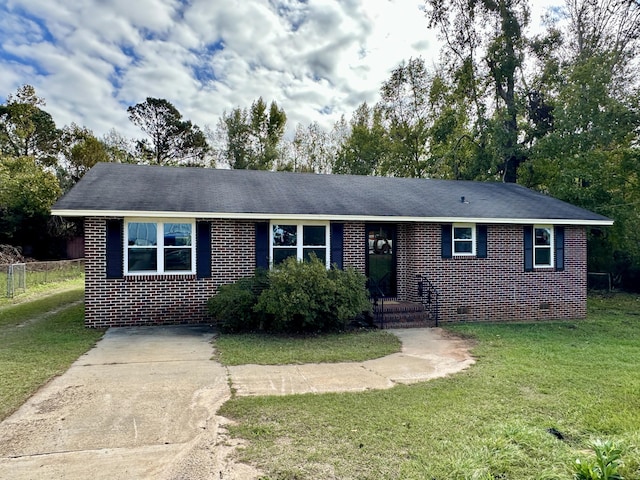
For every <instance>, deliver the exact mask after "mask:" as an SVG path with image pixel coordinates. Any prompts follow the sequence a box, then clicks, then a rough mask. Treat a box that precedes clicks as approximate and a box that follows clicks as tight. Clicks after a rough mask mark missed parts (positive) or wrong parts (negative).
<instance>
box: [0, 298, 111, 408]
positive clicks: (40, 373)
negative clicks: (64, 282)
mask: <svg viewBox="0 0 640 480" xmlns="http://www.w3.org/2000/svg"><path fill="white" fill-rule="evenodd" d="M41 295H43V294H42V293H41ZM83 296H84V290H83V289H82V288H73V289H72V290H68V291H63V292H58V293H53V294H51V295H49V296H43V297H42V298H37V299H35V300H32V301H29V302H27V303H21V304H19V305H12V306H6V307H3V308H1V309H0V372H1V375H0V419H3V418H5V417H6V416H8V415H9V414H11V413H12V412H13V411H14V410H15V409H17V408H18V407H19V406H20V405H21V404H22V403H24V401H25V400H26V399H27V398H29V397H30V396H31V395H32V394H33V393H34V392H35V391H36V390H37V389H38V388H39V387H40V386H42V385H43V384H45V383H46V382H48V381H49V380H50V379H51V378H53V377H54V376H56V375H60V374H61V373H63V372H64V371H65V370H66V369H67V368H68V367H69V365H71V363H73V362H74V361H75V360H76V359H77V358H78V357H79V356H80V355H82V354H83V353H84V352H86V351H87V350H88V349H89V348H91V347H92V346H93V345H94V344H95V342H96V341H97V340H98V339H99V338H100V337H101V335H102V332H101V331H97V330H89V329H86V328H85V327H84V323H83V321H84V307H83V305H82V304H81V301H82V299H83ZM70 304H71V306H70Z"/></svg>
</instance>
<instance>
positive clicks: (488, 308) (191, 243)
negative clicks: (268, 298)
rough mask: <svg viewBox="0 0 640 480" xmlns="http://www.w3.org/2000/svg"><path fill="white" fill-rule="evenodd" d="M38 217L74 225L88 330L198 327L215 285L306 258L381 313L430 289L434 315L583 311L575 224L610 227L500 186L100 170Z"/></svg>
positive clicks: (582, 254) (582, 231)
mask: <svg viewBox="0 0 640 480" xmlns="http://www.w3.org/2000/svg"><path fill="white" fill-rule="evenodd" d="M52 213H53V214H54V215H61V216H71V217H84V219H85V220H84V222H85V258H86V289H85V305H86V316H85V322H86V325H87V326H89V327H106V326H125V325H151V324H154V325H156V324H176V323H197V322H209V321H211V319H210V318H208V315H207V310H206V302H207V299H208V298H210V297H211V296H213V295H214V294H215V292H216V289H217V288H218V287H219V286H220V285H222V284H225V283H230V282H233V281H235V280H237V279H239V278H241V277H245V276H250V275H252V274H253V272H254V270H255V268H256V267H265V268H268V267H269V266H270V265H273V264H277V263H279V262H281V261H282V260H283V259H284V258H286V257H289V256H295V257H297V258H299V259H303V258H305V257H306V256H308V255H309V254H310V253H311V252H313V253H315V254H316V255H317V257H318V258H320V259H322V260H324V261H325V262H326V264H327V267H329V266H330V265H333V264H335V265H337V267H338V268H345V267H353V268H356V269H358V270H360V271H361V272H363V273H364V274H365V275H367V277H368V279H369V285H370V289H371V291H372V294H373V295H374V296H375V297H379V298H380V301H381V302H382V301H384V300H386V301H387V305H397V304H401V303H402V304H407V302H413V304H417V305H421V301H422V304H424V305H427V304H429V305H432V304H433V299H434V298H435V295H436V291H437V294H438V295H437V298H438V310H437V312H436V314H437V318H438V319H439V320H440V322H459V321H475V320H519V319H530V320H535V319H556V318H582V317H584V316H585V315H586V290H587V286H586V276H587V275H586V264H587V242H586V236H587V233H586V227H587V226H606V225H611V224H612V223H613V222H612V221H611V220H610V219H608V218H606V217H603V216H600V215H597V214H595V213H592V212H589V211H586V210H584V209H581V208H578V207H575V206H573V205H570V204H567V203H565V202H562V201H559V200H557V199H554V198H551V197H549V196H545V195H542V194H539V193H536V192H533V191H531V190H529V189H526V188H524V187H522V186H519V185H515V184H504V183H490V182H463V181H447V180H428V179H410V178H387V177H366V176H350V175H315V174H299V173H285V172H265V171H248V170H217V169H202V168H178V167H151V166H140V165H125V164H111V163H102V164H98V165H96V166H95V167H93V168H92V169H91V170H90V171H89V173H87V175H86V176H85V177H84V178H82V180H80V182H78V184H77V185H76V186H75V187H73V189H72V190H71V191H70V192H69V193H67V194H66V195H65V196H64V197H63V198H61V199H60V200H59V201H58V202H57V203H56V204H55V205H54V207H53V209H52ZM430 288H433V290H431V289H430ZM432 294H433V296H434V297H432ZM427 297H428V298H427ZM425 298H427V300H426V301H425ZM431 315H432V316H433V312H432V314H431ZM396 320H397V319H396ZM431 320H433V318H431Z"/></svg>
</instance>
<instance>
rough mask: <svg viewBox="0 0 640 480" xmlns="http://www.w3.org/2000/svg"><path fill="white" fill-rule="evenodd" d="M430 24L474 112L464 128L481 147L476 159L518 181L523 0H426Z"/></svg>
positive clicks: (525, 5)
mask: <svg viewBox="0 0 640 480" xmlns="http://www.w3.org/2000/svg"><path fill="white" fill-rule="evenodd" d="M426 5H427V17H428V19H429V26H430V27H432V28H437V29H438V30H439V32H440V36H441V38H442V39H443V40H444V41H445V51H446V53H445V58H446V59H447V68H448V70H449V71H450V72H452V74H453V75H452V76H453V77H454V78H455V77H457V78H459V79H461V80H463V81H464V83H465V84H466V86H467V89H466V92H465V94H466V95H467V96H468V99H469V103H470V104H471V105H474V107H475V112H474V115H473V116H472V117H470V120H471V121H472V122H473V123H475V125H474V126H472V127H471V128H469V131H470V132H472V133H473V134H474V135H475V138H474V141H475V143H476V145H478V146H479V147H480V149H481V150H480V152H481V163H482V160H483V158H482V157H484V158H487V157H490V158H493V164H494V165H493V166H492V170H494V172H495V173H497V174H499V175H500V176H501V177H502V179H503V180H504V181H506V182H515V181H516V180H517V171H518V167H519V166H520V164H521V163H523V162H525V161H526V155H525V153H524V152H523V150H522V148H521V147H522V146H521V144H520V142H519V138H520V125H519V119H520V118H521V117H522V116H524V115H525V113H526V111H525V109H524V108H523V105H524V103H523V102H522V100H521V99H520V98H519V97H520V96H519V95H518V71H519V70H520V69H521V68H522V66H523V63H524V61H525V47H526V39H525V36H524V33H523V30H524V28H525V27H526V26H527V24H528V22H529V8H528V3H527V1H526V0H471V1H466V0H445V1H441V0H427V2H426Z"/></svg>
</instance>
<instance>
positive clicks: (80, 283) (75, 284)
mask: <svg viewBox="0 0 640 480" xmlns="http://www.w3.org/2000/svg"><path fill="white" fill-rule="evenodd" d="M3 276H4V277H5V281H6V275H4V274H3V273H2V272H0V280H1V279H2V277H3ZM81 288H84V275H81V276H79V277H76V278H72V279H66V280H62V279H61V280H56V281H51V282H49V283H40V284H36V285H30V286H29V287H28V288H27V291H26V292H24V293H19V294H17V295H16V296H14V297H13V298H8V297H7V296H6V286H5V287H4V289H3V288H2V286H1V285H0V311H2V310H3V309H4V307H7V306H12V305H17V304H21V303H26V302H30V301H32V300H35V299H38V298H41V297H43V296H47V295H51V294H52V293H55V292H62V291H67V290H70V289H81Z"/></svg>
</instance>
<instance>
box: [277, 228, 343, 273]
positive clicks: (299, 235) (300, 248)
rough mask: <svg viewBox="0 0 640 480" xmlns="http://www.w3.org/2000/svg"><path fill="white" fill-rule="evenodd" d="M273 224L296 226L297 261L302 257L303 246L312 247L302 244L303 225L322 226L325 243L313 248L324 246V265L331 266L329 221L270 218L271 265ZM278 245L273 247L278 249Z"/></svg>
mask: <svg viewBox="0 0 640 480" xmlns="http://www.w3.org/2000/svg"><path fill="white" fill-rule="evenodd" d="M274 225H295V226H296V235H297V238H299V239H300V241H299V242H298V244H297V245H296V247H295V248H296V258H297V259H298V261H300V260H302V259H303V258H304V248H305V247H307V248H314V246H312V245H306V246H305V245H303V244H302V243H303V242H302V239H303V237H304V236H303V227H305V226H324V227H325V229H324V234H325V245H324V247H323V246H318V247H315V248H325V249H326V251H327V252H326V255H325V257H326V261H325V266H326V267H327V268H330V267H331V225H330V222H318V221H315V222H314V221H296V220H271V221H270V222H269V265H271V266H273V258H274V255H273V250H274V245H273V226H274ZM278 248H279V247H275V249H278ZM281 248H293V247H281Z"/></svg>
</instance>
